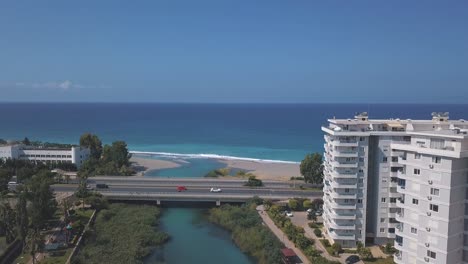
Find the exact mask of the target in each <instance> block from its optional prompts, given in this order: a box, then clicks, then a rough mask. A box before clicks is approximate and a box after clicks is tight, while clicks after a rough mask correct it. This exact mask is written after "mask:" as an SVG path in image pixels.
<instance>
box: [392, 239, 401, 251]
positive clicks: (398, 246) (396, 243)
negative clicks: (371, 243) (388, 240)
mask: <svg viewBox="0 0 468 264" xmlns="http://www.w3.org/2000/svg"><path fill="white" fill-rule="evenodd" d="M393 246H394V247H395V249H396V250H398V251H403V241H401V242H397V241H396V240H395V243H394V244H393Z"/></svg>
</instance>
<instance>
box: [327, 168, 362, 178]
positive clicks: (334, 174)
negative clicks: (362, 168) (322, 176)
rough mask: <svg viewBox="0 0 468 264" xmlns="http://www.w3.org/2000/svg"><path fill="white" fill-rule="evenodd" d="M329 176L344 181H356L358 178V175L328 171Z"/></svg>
mask: <svg viewBox="0 0 468 264" xmlns="http://www.w3.org/2000/svg"><path fill="white" fill-rule="evenodd" d="M328 173H329V175H330V176H332V177H333V178H342V179H355V178H357V176H358V175H357V173H347V172H340V171H336V170H331V171H328Z"/></svg>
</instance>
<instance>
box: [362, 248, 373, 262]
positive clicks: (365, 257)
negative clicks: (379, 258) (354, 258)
mask: <svg viewBox="0 0 468 264" xmlns="http://www.w3.org/2000/svg"><path fill="white" fill-rule="evenodd" d="M358 253H359V256H360V257H361V258H362V259H363V260H372V259H373V258H374V256H373V255H372V252H371V251H370V249H368V248H361V249H360V250H359V252H358Z"/></svg>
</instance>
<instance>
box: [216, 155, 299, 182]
mask: <svg viewBox="0 0 468 264" xmlns="http://www.w3.org/2000/svg"><path fill="white" fill-rule="evenodd" d="M219 162H222V163H224V164H226V166H227V167H228V168H231V169H241V170H245V171H248V172H251V173H253V174H255V175H256V176H257V178H258V179H262V180H281V181H288V180H290V178H291V177H292V176H294V177H297V176H300V174H301V173H300V172H299V164H289V163H264V162H255V161H244V160H219Z"/></svg>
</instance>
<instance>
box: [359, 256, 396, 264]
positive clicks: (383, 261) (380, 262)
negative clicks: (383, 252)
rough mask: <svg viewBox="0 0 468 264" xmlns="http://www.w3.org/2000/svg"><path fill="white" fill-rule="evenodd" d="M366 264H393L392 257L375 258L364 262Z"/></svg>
mask: <svg viewBox="0 0 468 264" xmlns="http://www.w3.org/2000/svg"><path fill="white" fill-rule="evenodd" d="M364 263H366V264H395V262H394V261H393V257H388V258H375V259H373V260H366V261H364Z"/></svg>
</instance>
